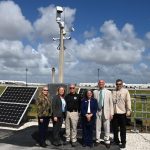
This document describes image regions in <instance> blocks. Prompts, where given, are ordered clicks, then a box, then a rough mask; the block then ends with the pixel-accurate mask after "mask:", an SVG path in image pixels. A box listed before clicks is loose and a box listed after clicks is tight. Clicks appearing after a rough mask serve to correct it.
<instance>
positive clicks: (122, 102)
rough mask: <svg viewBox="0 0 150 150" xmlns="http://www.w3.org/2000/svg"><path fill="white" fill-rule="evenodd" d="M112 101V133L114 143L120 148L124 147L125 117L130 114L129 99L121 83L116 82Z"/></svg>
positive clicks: (119, 80)
mask: <svg viewBox="0 0 150 150" xmlns="http://www.w3.org/2000/svg"><path fill="white" fill-rule="evenodd" d="M112 99H113V105H114V117H113V132H114V142H115V144H117V145H119V146H120V148H125V147H126V117H127V116H130V113H131V98H130V94H129V91H128V90H127V89H125V88H123V81H122V80H121V79H118V80H116V89H115V90H114V91H113V92H112ZM119 127H120V138H121V144H120V140H119V138H118V131H119V130H118V128H119Z"/></svg>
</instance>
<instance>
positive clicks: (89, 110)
mask: <svg viewBox="0 0 150 150" xmlns="http://www.w3.org/2000/svg"><path fill="white" fill-rule="evenodd" d="M90 107H91V106H90V99H89V100H88V110H87V113H91V109H90Z"/></svg>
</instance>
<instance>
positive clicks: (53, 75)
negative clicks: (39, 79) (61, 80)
mask: <svg viewBox="0 0 150 150" xmlns="http://www.w3.org/2000/svg"><path fill="white" fill-rule="evenodd" d="M52 83H55V68H54V67H53V68H52Z"/></svg>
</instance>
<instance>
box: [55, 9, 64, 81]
mask: <svg viewBox="0 0 150 150" xmlns="http://www.w3.org/2000/svg"><path fill="white" fill-rule="evenodd" d="M62 12H63V8H62V7H60V6H57V7H56V22H57V23H58V25H59V28H60V50H59V69H58V78H59V83H63V82H64V76H63V73H64V39H63V37H64V36H63V31H64V22H63V21H62V19H61V13H62Z"/></svg>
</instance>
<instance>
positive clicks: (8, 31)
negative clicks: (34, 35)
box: [0, 1, 33, 40]
mask: <svg viewBox="0 0 150 150" xmlns="http://www.w3.org/2000/svg"><path fill="white" fill-rule="evenodd" d="M32 31H33V28H32V25H31V23H30V22H29V21H28V20H27V19H26V18H25V16H23V14H22V12H21V9H20V7H19V6H18V5H17V4H15V3H14V2H13V1H1V2H0V39H9V40H16V39H19V38H23V37H29V36H30V33H31V32H32Z"/></svg>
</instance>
